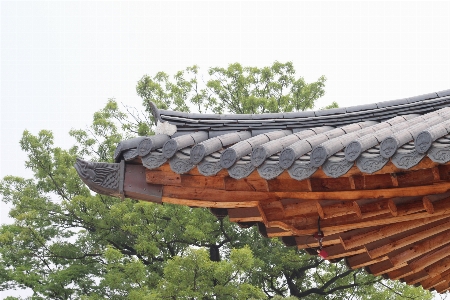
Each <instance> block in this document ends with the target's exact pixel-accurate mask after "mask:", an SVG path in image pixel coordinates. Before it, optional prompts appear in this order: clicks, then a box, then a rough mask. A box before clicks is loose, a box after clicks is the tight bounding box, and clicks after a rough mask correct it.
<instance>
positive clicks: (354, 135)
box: [75, 90, 450, 292]
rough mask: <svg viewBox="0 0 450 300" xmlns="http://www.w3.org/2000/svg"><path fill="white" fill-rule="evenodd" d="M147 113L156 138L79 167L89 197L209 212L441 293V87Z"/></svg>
mask: <svg viewBox="0 0 450 300" xmlns="http://www.w3.org/2000/svg"><path fill="white" fill-rule="evenodd" d="M151 107H152V114H153V116H154V118H155V119H156V120H157V121H158V126H157V131H158V132H159V133H158V134H156V135H154V136H147V137H136V138H133V139H129V140H125V141H122V142H121V143H120V144H119V145H118V146H117V149H116V152H115V160H116V163H94V162H85V161H82V160H78V161H77V164H76V166H75V167H76V169H77V171H78V173H79V175H80V177H81V178H82V180H83V181H84V182H85V183H86V184H87V185H88V186H89V187H90V188H91V189H92V190H94V191H96V192H99V193H102V194H107V195H112V196H116V197H130V198H134V199H139V200H145V201H151V202H157V203H173V204H180V205H188V206H192V207H208V208H210V209H211V211H212V212H213V213H214V214H215V215H216V216H218V217H224V216H228V217H229V219H230V220H231V221H233V222H237V223H238V224H239V225H240V226H242V227H249V226H252V225H255V224H256V225H257V226H258V228H259V230H260V232H261V234H262V235H263V236H266V237H281V238H282V239H283V241H284V243H285V244H286V245H289V246H297V247H298V248H299V249H305V250H307V251H308V252H310V253H311V254H317V250H318V248H320V247H323V248H320V249H323V250H324V251H326V255H327V259H329V260H331V261H335V260H339V259H342V258H344V259H345V261H346V263H347V265H348V266H349V267H350V268H361V267H364V268H366V270H367V271H368V272H370V273H372V274H375V275H383V276H387V277H389V278H390V279H401V280H403V281H406V282H407V283H408V284H420V285H422V286H423V287H424V288H426V289H436V290H437V291H438V292H444V291H446V290H448V289H450V192H449V191H450V163H449V162H450V90H446V91H441V92H437V93H430V94H426V95H422V96H416V97H411V98H405V99H400V100H393V101H386V102H379V103H375V104H368V105H361V106H354V107H347V108H338V109H331V110H324V111H307V112H293V113H275V114H260V115H231V114H230V115H226V114H223V115H215V114H191V113H181V112H174V111H166V110H159V109H157V108H156V107H155V105H153V104H151ZM318 223H319V224H320V229H319V228H318ZM319 230H320V231H322V232H323V234H324V236H323V238H322V239H321V242H320V243H319V241H318V240H316V239H315V238H314V237H318V235H317V233H318V231H319Z"/></svg>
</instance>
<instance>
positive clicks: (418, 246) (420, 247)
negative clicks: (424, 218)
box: [389, 230, 450, 268]
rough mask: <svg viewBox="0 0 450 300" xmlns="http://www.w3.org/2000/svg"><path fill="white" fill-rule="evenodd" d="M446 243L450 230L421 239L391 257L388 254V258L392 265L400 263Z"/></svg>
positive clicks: (449, 237) (449, 240) (449, 239)
mask: <svg viewBox="0 0 450 300" xmlns="http://www.w3.org/2000/svg"><path fill="white" fill-rule="evenodd" d="M448 243H450V230H447V231H444V232H442V233H440V234H439V235H436V236H432V237H430V238H428V239H425V240H422V241H421V242H420V243H415V244H414V245H413V246H411V247H409V248H408V249H405V250H404V251H402V252H401V253H399V254H397V255H395V256H393V257H391V256H389V260H390V261H391V262H392V264H394V265H400V264H402V263H405V262H407V261H410V260H413V259H414V258H416V257H419V256H421V255H423V254H425V253H428V252H430V251H433V250H435V249H437V248H439V247H441V246H443V245H446V244H448ZM449 254H450V253H449ZM410 265H411V264H410ZM417 267H418V266H417ZM411 268H412V267H411Z"/></svg>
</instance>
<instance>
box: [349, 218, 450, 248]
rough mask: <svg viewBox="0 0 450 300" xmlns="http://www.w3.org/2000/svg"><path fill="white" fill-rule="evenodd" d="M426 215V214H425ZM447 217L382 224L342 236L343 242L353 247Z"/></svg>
mask: <svg viewBox="0 0 450 300" xmlns="http://www.w3.org/2000/svg"><path fill="white" fill-rule="evenodd" d="M425 216H426V215H425ZM443 218H446V216H437V217H431V218H429V217H428V218H427V217H425V218H421V219H414V220H407V218H406V220H404V221H403V222H398V223H396V224H390V225H385V226H382V227H380V228H378V229H375V230H372V231H369V232H363V233H361V234H357V235H353V236H345V237H343V236H341V242H342V244H343V245H344V247H345V249H351V248H353V247H358V246H362V245H364V244H367V243H370V242H373V241H376V240H380V239H383V238H386V237H389V236H392V235H394V234H397V233H399V232H403V231H407V230H410V229H413V228H416V227H419V226H423V225H425V224H428V223H430V222H435V221H437V220H440V219H443Z"/></svg>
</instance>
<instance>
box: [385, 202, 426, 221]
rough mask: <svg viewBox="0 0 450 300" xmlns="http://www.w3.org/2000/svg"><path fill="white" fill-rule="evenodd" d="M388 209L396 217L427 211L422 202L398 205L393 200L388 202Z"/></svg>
mask: <svg viewBox="0 0 450 300" xmlns="http://www.w3.org/2000/svg"><path fill="white" fill-rule="evenodd" d="M388 207H389V210H390V211H391V214H392V215H393V216H394V217H398V216H406V215H410V214H413V213H416V212H419V211H424V210H425V207H424V205H423V202H422V200H418V201H413V202H408V203H404V204H399V205H396V204H395V202H394V201H393V200H392V199H391V200H389V201H388Z"/></svg>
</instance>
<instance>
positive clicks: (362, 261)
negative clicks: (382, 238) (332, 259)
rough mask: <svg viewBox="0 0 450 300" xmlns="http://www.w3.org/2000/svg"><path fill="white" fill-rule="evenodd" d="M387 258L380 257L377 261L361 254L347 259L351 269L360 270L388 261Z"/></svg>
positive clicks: (365, 254)
mask: <svg viewBox="0 0 450 300" xmlns="http://www.w3.org/2000/svg"><path fill="white" fill-rule="evenodd" d="M388 259H389V258H388V257H387V256H382V257H378V258H376V259H371V258H370V256H369V255H368V254H367V253H361V254H357V255H354V256H350V257H347V258H346V262H347V265H348V266H349V268H351V269H359V268H363V267H367V266H370V265H373V264H376V263H379V262H382V261H385V260H388Z"/></svg>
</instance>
